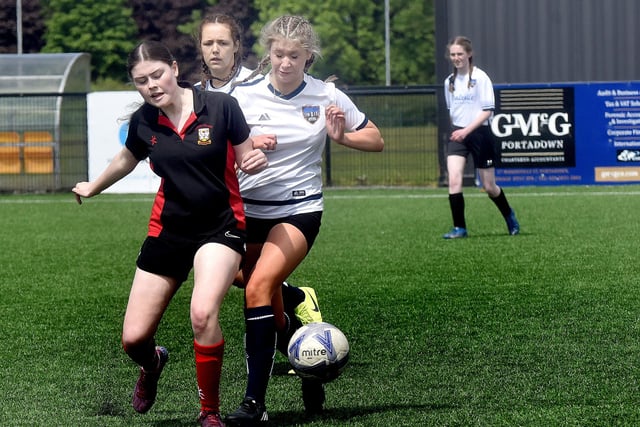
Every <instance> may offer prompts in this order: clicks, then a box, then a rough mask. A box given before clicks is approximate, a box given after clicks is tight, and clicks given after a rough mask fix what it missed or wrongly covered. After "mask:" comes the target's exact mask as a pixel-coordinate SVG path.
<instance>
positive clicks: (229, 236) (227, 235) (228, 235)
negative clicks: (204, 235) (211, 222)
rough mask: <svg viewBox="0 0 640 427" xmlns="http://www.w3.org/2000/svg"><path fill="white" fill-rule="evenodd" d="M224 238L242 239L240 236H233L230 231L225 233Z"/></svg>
mask: <svg viewBox="0 0 640 427" xmlns="http://www.w3.org/2000/svg"><path fill="white" fill-rule="evenodd" d="M224 237H228V238H230V239H239V238H240V236H236V235H235V234H233V233H232V232H230V231H225V232H224Z"/></svg>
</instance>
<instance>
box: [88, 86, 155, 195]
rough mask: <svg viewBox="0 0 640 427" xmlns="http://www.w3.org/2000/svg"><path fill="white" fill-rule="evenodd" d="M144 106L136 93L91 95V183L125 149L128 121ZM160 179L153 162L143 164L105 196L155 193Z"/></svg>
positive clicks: (89, 99)
mask: <svg viewBox="0 0 640 427" xmlns="http://www.w3.org/2000/svg"><path fill="white" fill-rule="evenodd" d="M141 103H142V97H141V96H140V94H139V93H138V92H136V91H131V92H129V91H122V92H92V93H89V94H88V95H87V121H88V125H89V126H88V142H89V148H88V150H89V180H90V181H92V180H94V179H96V178H97V177H98V175H100V174H101V173H102V171H103V170H104V169H105V168H106V167H107V165H108V164H109V162H111V159H112V158H113V156H115V155H116V153H118V152H119V151H120V150H121V149H122V147H123V146H124V142H125V140H126V139H127V130H128V129H129V121H128V118H129V116H130V115H131V113H133V112H134V111H135V110H136V109H137V108H138V106H140V105H141ZM159 185H160V178H159V177H158V176H157V175H156V174H154V173H153V171H152V170H151V168H150V167H149V162H148V160H147V161H143V162H140V164H138V166H136V168H135V169H134V170H133V171H132V172H131V173H130V174H129V175H127V176H126V177H125V178H123V179H121V180H120V181H118V182H117V183H115V184H114V185H112V186H111V187H109V188H108V189H106V190H105V191H104V192H105V193H155V192H156V191H157V190H158V186H159Z"/></svg>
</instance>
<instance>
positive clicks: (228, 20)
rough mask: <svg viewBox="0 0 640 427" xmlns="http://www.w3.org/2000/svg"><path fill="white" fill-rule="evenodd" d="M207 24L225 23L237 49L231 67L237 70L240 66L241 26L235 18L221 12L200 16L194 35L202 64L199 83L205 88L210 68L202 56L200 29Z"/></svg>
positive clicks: (209, 77) (241, 53)
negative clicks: (200, 19) (196, 31)
mask: <svg viewBox="0 0 640 427" xmlns="http://www.w3.org/2000/svg"><path fill="white" fill-rule="evenodd" d="M207 24H222V25H226V26H227V27H228V28H229V32H230V33H231V38H232V39H233V42H234V43H235V44H236V45H237V46H238V51H237V52H236V53H235V54H234V56H233V69H232V70H231V71H232V72H233V71H234V70H237V69H238V68H240V62H241V61H242V55H243V50H242V26H241V25H240V23H239V22H238V21H236V19H235V18H233V17H232V16H229V15H225V14H223V13H217V14H214V15H207V16H205V17H204V18H202V22H200V26H199V27H198V34H195V35H194V38H195V40H196V43H197V45H198V50H199V52H200V61H201V66H202V77H201V78H200V84H202V88H203V89H204V88H206V83H207V80H209V79H211V77H212V76H211V70H209V66H208V65H207V62H206V61H205V60H204V58H203V57H202V48H201V43H202V29H203V28H204V26H205V25H207Z"/></svg>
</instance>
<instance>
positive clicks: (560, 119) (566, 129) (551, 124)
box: [491, 112, 571, 138]
mask: <svg viewBox="0 0 640 427" xmlns="http://www.w3.org/2000/svg"><path fill="white" fill-rule="evenodd" d="M545 129H546V130H547V131H548V132H549V133H550V134H551V135H555V136H566V135H569V134H570V133H571V123H570V122H569V114H567V113H565V112H557V113H552V114H547V113H530V114H528V115H525V114H522V113H514V114H496V116H495V117H494V118H493V120H492V121H491V130H492V131H493V134H494V135H496V136H498V137H501V138H504V137H509V136H512V135H513V133H514V130H520V133H521V135H522V136H541V135H542V131H543V130H545Z"/></svg>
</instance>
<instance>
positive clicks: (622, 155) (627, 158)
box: [616, 150, 640, 162]
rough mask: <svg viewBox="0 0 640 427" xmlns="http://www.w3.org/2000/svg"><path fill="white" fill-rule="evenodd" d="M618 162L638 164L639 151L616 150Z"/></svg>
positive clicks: (639, 160)
mask: <svg viewBox="0 0 640 427" xmlns="http://www.w3.org/2000/svg"><path fill="white" fill-rule="evenodd" d="M616 158H617V159H618V161H619V162H640V150H618V155H617V156H616Z"/></svg>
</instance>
